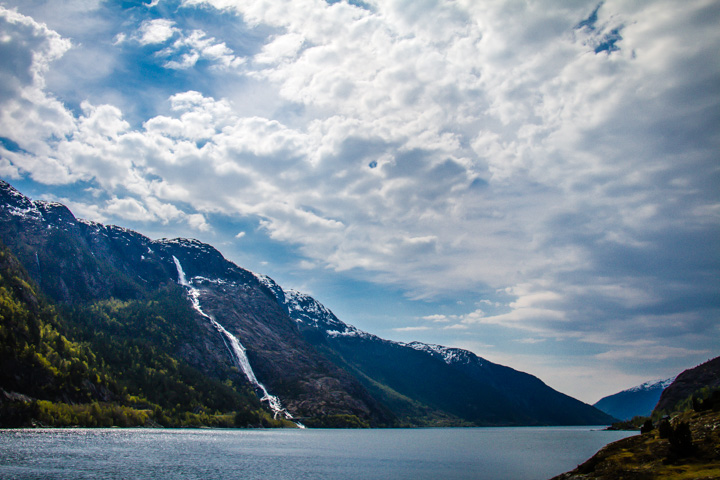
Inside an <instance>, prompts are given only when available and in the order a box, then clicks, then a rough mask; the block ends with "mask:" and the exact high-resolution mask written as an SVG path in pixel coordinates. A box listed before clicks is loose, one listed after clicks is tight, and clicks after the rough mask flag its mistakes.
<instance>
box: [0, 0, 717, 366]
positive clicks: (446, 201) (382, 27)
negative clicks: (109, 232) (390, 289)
mask: <svg viewBox="0 0 720 480" xmlns="http://www.w3.org/2000/svg"><path fill="white" fill-rule="evenodd" d="M364 5H365V4H364ZM152 6H155V4H153V5H152ZM198 9H202V12H204V13H205V14H207V15H210V13H209V12H212V14H213V15H216V16H215V17H213V22H217V24H219V23H220V22H225V23H230V22H232V24H233V25H240V27H237V29H239V31H240V35H238V36H237V37H238V38H240V40H241V41H247V42H248V43H252V42H250V40H247V39H248V38H250V37H252V39H253V41H255V42H259V44H258V45H255V43H253V47H247V48H246V49H245V53H244V54H243V55H244V56H239V55H237V54H236V53H235V52H236V50H237V47H238V45H239V44H240V41H239V40H237V38H231V37H230V36H228V35H225V36H223V34H224V32H226V30H223V29H217V30H211V27H212V26H213V25H212V23H211V22H209V23H207V24H203V23H202V21H200V20H196V22H195V23H194V24H192V25H191V23H187V24H183V25H181V24H180V20H173V19H157V18H147V19H144V20H139V21H138V23H137V24H136V25H135V26H134V27H132V26H129V27H128V28H129V30H128V33H127V34H126V35H125V37H115V39H116V43H117V42H120V43H121V44H122V43H127V42H130V41H134V42H136V45H141V46H143V47H144V48H145V49H147V50H148V51H150V52H151V53H150V55H151V56H152V58H154V59H155V60H157V59H159V61H160V62H161V64H162V65H163V66H164V67H165V68H166V69H170V70H174V72H172V73H173V74H175V73H178V74H181V73H182V72H184V71H186V70H191V69H193V68H195V67H197V65H198V64H199V62H202V61H204V62H207V63H208V64H210V65H214V66H215V67H216V68H215V70H213V71H208V74H207V78H204V79H203V82H201V83H200V84H199V86H198V87H197V88H194V89H190V88H178V90H177V91H175V92H174V93H173V94H172V95H171V96H169V98H167V99H166V101H165V103H164V104H163V107H162V108H160V110H161V113H158V114H152V115H149V116H147V117H145V118H143V119H142V122H139V123H138V124H137V125H131V123H130V122H129V121H128V120H126V119H125V113H124V112H123V111H122V110H121V109H120V108H119V107H118V106H113V105H107V104H97V105H94V104H92V103H91V102H84V103H82V105H81V106H80V108H79V109H76V111H75V112H71V111H70V110H68V109H66V108H65V107H64V106H63V105H62V104H61V103H60V102H59V101H58V100H57V99H55V98H54V97H53V96H52V95H51V94H50V93H48V92H47V91H46V90H45V89H44V82H43V75H44V74H45V72H47V70H48V68H49V66H50V62H52V60H53V59H56V58H58V56H59V55H62V53H63V52H65V51H67V50H68V48H70V46H71V43H70V42H68V41H67V40H66V39H63V38H61V37H60V36H59V35H57V34H56V33H55V32H53V31H52V30H50V29H48V28H47V27H45V26H43V25H41V24H39V23H37V22H35V21H34V20H32V19H31V18H29V17H25V16H23V15H21V14H18V13H16V12H13V11H11V10H7V9H2V10H0V18H1V19H2V21H3V22H4V23H3V24H2V25H3V28H4V30H5V34H4V36H3V39H2V42H4V43H0V48H2V49H4V50H3V52H4V51H6V50H7V51H8V52H11V53H12V55H13V58H14V59H15V60H14V61H13V62H7V63H4V64H3V66H2V67H0V69H1V72H0V74H1V75H4V77H3V78H4V79H5V81H4V82H2V84H3V85H2V86H0V101H2V102H3V103H2V105H3V110H2V113H1V114H0V115H1V116H0V137H3V138H6V139H9V140H10V141H11V142H5V143H3V144H2V145H3V147H2V163H0V171H1V172H7V173H4V174H6V175H10V176H18V175H24V174H29V175H31V176H32V177H33V178H34V179H36V180H38V181H41V182H44V183H56V184H57V183H66V184H69V183H72V182H74V181H77V180H83V181H85V182H91V183H92V184H93V185H94V186H95V187H97V188H99V189H101V190H102V191H104V192H105V193H106V195H107V198H108V199H109V200H107V201H106V203H105V204H103V205H101V206H100V207H99V210H98V211H96V212H95V215H100V216H102V215H105V216H110V215H114V216H118V217H119V218H127V219H133V220H137V221H144V222H155V223H158V224H167V223H168V222H175V221H183V222H186V223H187V224H188V225H190V226H192V227H193V228H195V229H197V230H198V231H209V230H211V229H212V228H213V226H212V224H211V222H210V220H209V218H210V215H211V214H221V215H225V216H229V217H232V218H253V219H255V220H256V222H257V224H258V225H259V226H260V231H261V232H264V233H265V234H266V235H267V236H268V237H269V238H271V239H273V240H275V241H277V242H281V243H283V244H287V245H292V247H293V248H294V249H296V251H297V252H299V253H300V254H301V256H302V257H304V258H303V259H302V260H301V261H300V264H301V265H302V266H303V268H307V269H311V270H312V269H314V270H316V271H318V270H319V269H332V270H334V271H338V272H352V274H353V275H357V276H359V277H361V278H365V279H371V281H373V282H380V283H383V284H389V285H394V286H398V287H399V288H401V289H402V290H403V291H405V292H406V293H407V295H408V296H409V297H410V298H413V299H425V300H432V299H434V298H438V297H448V296H453V295H456V294H457V293H458V292H463V293H464V295H465V296H466V297H467V296H468V294H469V293H471V292H482V293H478V297H477V299H476V301H477V302H479V303H478V307H481V308H478V309H476V310H471V311H468V312H464V313H461V314H458V313H453V314H448V313H442V314H441V313H437V314H435V315H432V314H429V315H428V316H426V317H425V321H427V322H429V323H430V324H435V326H437V327H438V328H439V327H443V328H446V329H447V330H448V331H452V330H456V331H463V332H465V331H468V330H473V329H482V328H496V327H497V328H503V327H507V328H508V329H509V330H513V331H516V332H517V335H518V340H519V342H522V344H524V345H526V346H541V345H543V344H545V343H546V342H545V341H548V343H549V340H551V339H553V340H556V341H571V340H572V341H580V342H585V343H586V344H593V345H596V346H599V347H598V348H603V349H605V350H604V351H605V352H607V353H606V354H604V356H603V354H602V352H601V353H600V354H599V356H598V357H597V358H598V359H600V360H607V361H611V360H612V361H618V362H621V361H622V358H623V355H622V354H619V353H617V352H625V351H629V349H631V348H633V345H630V344H625V345H621V343H620V341H621V339H622V340H623V341H634V340H638V339H640V338H645V339H646V340H648V341H650V342H651V344H648V345H647V346H646V347H644V348H646V351H647V352H648V353H647V354H646V355H645V357H643V358H648V359H650V360H652V359H655V358H657V355H655V354H654V352H657V351H659V350H660V349H662V348H663V347H665V346H667V345H668V343H670V342H684V343H683V345H677V346H676V347H675V348H677V349H678V350H676V351H674V352H675V354H676V356H680V355H681V354H683V352H685V353H686V354H687V355H697V354H698V353H697V352H701V351H704V347H697V348H695V347H691V345H694V344H697V343H698V342H700V343H703V341H702V340H698V337H697V335H698V332H704V335H705V336H706V337H707V336H708V335H711V334H713V332H715V333H717V332H716V327H714V320H715V319H716V318H717V315H718V312H720V305H718V301H717V298H718V292H717V287H716V286H715V282H713V281H712V279H713V278H716V276H717V272H718V270H719V269H720V258H719V257H718V253H717V252H718V251H717V248H716V245H717V240H718V236H719V235H718V232H719V230H720V226H719V224H720V217H719V214H718V212H719V211H720V207H718V206H719V205H720V193H719V192H720V190H718V188H717V185H718V173H717V153H716V152H717V151H718V147H719V145H718V143H719V141H720V140H719V139H718V135H717V127H716V125H717V124H718V121H719V120H720V118H719V117H720V115H719V112H720V108H719V100H718V99H719V98H720V87H719V85H720V70H719V69H718V64H717V61H716V57H717V47H718V45H720V32H719V31H718V29H717V28H716V25H717V22H716V21H715V20H717V19H719V18H720V8H718V6H717V5H716V4H715V3H714V2H708V1H705V0H693V1H690V2H683V3H682V4H680V3H677V2H673V1H671V0H655V1H653V2H644V3H628V2H623V1H620V0H617V1H615V0H607V1H605V2H601V3H599V4H598V2H596V1H582V2H574V3H572V4H558V3H557V2H532V3H515V2H470V1H460V2H429V3H428V2H422V3H420V2H416V3H414V4H408V2H405V1H400V0H397V1H394V0H388V1H383V2H368V3H367V4H366V5H365V6H364V7H359V6H356V5H353V4H352V3H349V2H335V3H333V4H328V3H327V2H324V1H321V0H304V1H297V0H293V1H289V0H288V1H282V0H276V1H272V2H266V1H259V0H258V1H248V2H239V1H234V0H184V1H183V2H182V6H181V8H180V10H179V11H182V12H183V13H184V14H187V15H191V14H192V13H193V12H197V11H199V10H198ZM144 10H147V9H144ZM198 18H200V17H198ZM210 31H212V32H213V35H215V37H209V36H208V35H207V34H206V33H205V32H210ZM216 32H217V33H216ZM233 32H235V31H233ZM258 39H260V40H258ZM233 42H235V43H233ZM8 58H9V57H8ZM228 79H232V80H233V82H234V83H232V85H233V86H232V87H229V86H227V85H228V84H227V83H226V82H227V81H228ZM257 85H262V89H259V88H257ZM150 86H151V87H152V86H153V85H152V84H150ZM229 91H232V95H228V92H229ZM219 92H223V93H224V95H223V94H218V93H219ZM255 92H262V94H263V95H267V98H266V97H263V98H260V99H254V98H251V97H252V95H253V94H255ZM252 102H264V103H266V104H267V105H269V106H270V105H271V106H272V107H269V106H268V107H267V108H265V109H264V110H263V112H264V113H263V114H262V115H260V114H255V113H254V114H249V113H248V110H249V109H248V105H249V104H251V103H252ZM10 147H12V148H10ZM235 231H237V230H235ZM422 327H423V328H425V326H422ZM400 328H402V327H400ZM410 328H415V327H410ZM713 329H715V330H713ZM693 335H696V336H693ZM700 336H701V337H702V335H700ZM705 343H707V341H705ZM613 345H615V346H617V348H615V347H613Z"/></svg>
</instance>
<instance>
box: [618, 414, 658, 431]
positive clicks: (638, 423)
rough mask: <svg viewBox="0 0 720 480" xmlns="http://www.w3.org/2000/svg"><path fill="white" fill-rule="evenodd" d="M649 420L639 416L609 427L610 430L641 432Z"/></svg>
mask: <svg viewBox="0 0 720 480" xmlns="http://www.w3.org/2000/svg"><path fill="white" fill-rule="evenodd" d="M649 420H650V418H649V417H643V416H642V415H637V416H635V417H633V418H631V419H630V420H622V421H620V422H615V423H613V424H612V425H610V427H608V430H641V429H642V428H643V426H644V425H645V424H646V423H647V422H648V421H649Z"/></svg>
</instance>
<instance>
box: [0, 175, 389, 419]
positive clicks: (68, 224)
mask: <svg viewBox="0 0 720 480" xmlns="http://www.w3.org/2000/svg"><path fill="white" fill-rule="evenodd" d="M0 240H2V241H3V242H4V243H5V244H6V245H7V246H8V247H9V248H10V249H11V250H12V251H13V252H14V254H15V255H16V256H17V257H18V258H19V260H20V261H21V263H22V264H23V265H24V266H25V268H26V269H27V270H28V273H29V274H30V276H31V277H32V278H33V279H34V281H35V282H36V283H37V284H38V285H39V286H40V288H41V289H42V290H43V291H44V292H45V293H46V294H48V295H49V296H50V297H51V298H52V299H53V300H55V301H57V302H60V303H62V304H63V305H65V308H70V307H74V308H79V307H82V308H85V309H91V310H92V309H97V308H96V306H95V305H96V304H98V303H101V302H104V301H108V300H120V301H140V300H144V299H147V298H149V297H150V296H152V295H154V294H155V293H156V292H159V291H160V290H161V289H163V288H168V287H169V286H172V285H175V284H176V283H178V280H179V274H178V267H177V264H176V261H177V262H179V263H180V264H181V265H182V268H183V269H184V272H185V274H186V275H187V279H188V281H189V282H191V283H192V284H193V286H194V289H195V290H196V291H197V292H198V302H199V303H200V304H201V305H202V311H203V312H204V314H205V315H203V314H201V313H200V312H199V311H198V310H197V309H196V310H195V311H192V310H191V318H192V322H193V326H194V335H192V336H190V335H186V336H179V337H177V338H174V339H173V342H172V345H171V346H169V347H168V348H170V349H171V350H172V351H171V354H172V355H174V356H176V357H177V358H178V359H179V360H181V361H183V362H187V363H188V364H189V365H190V366H191V367H192V368H196V369H198V370H199V371H201V372H203V373H205V374H206V375H208V376H212V377H214V378H218V379H223V380H225V379H227V380H231V381H233V382H235V383H240V384H245V385H248V386H250V387H254V385H251V384H250V382H249V381H248V378H247V376H246V375H244V372H241V371H239V369H238V365H237V363H236V358H234V357H233V355H232V352H230V351H229V345H228V341H229V338H228V337H227V335H226V334H225V333H223V332H222V331H220V330H219V328H218V326H217V325H220V326H222V327H223V328H224V330H225V332H228V333H230V334H231V335H233V336H235V337H236V338H241V339H242V342H243V343H244V348H245V349H246V352H247V357H248V358H249V359H250V362H251V364H252V365H253V368H254V369H255V372H254V373H255V375H256V376H257V378H258V379H259V380H261V381H262V383H263V384H265V385H267V386H268V388H269V389H270V390H271V392H272V393H273V394H275V395H277V396H279V397H280V398H282V400H283V402H284V403H285V405H286V406H287V408H288V409H289V410H290V411H292V412H293V415H294V416H299V417H308V418H307V420H306V421H307V423H308V424H314V425H323V424H331V425H342V424H344V422H345V423H347V422H349V423H350V424H353V425H355V424H357V425H365V426H372V425H389V424H392V422H393V421H394V419H393V415H392V414H391V413H390V412H389V411H388V410H387V409H386V408H384V407H383V406H382V405H381V404H379V403H378V402H377V401H376V400H375V399H374V398H373V397H372V396H370V395H369V394H368V392H367V391H366V390H365V389H364V388H363V387H362V385H361V384H360V383H359V382H358V381H357V380H356V379H355V378H354V377H352V376H351V375H349V374H348V373H347V372H345V371H344V370H342V369H340V368H338V367H337V366H335V365H334V364H333V363H332V362H330V361H328V360H327V359H326V358H325V357H323V356H322V355H320V354H318V352H316V351H315V349H314V348H313V347H312V346H311V345H309V344H308V343H307V342H306V341H305V340H304V338H303V337H302V336H301V335H300V334H299V332H298V330H297V327H296V325H295V323H294V322H293V321H292V320H290V318H289V317H288V316H287V315H286V313H285V312H284V311H283V310H282V309H281V308H280V306H279V305H278V304H277V302H276V301H275V298H274V297H273V296H272V295H271V294H270V292H268V291H267V289H266V288H265V287H263V286H262V285H261V284H260V283H259V282H258V281H257V279H256V278H255V277H254V275H253V274H251V273H250V272H248V271H246V270H243V269H241V268H239V267H237V266H236V265H234V264H232V263H231V262H229V261H227V260H226V259H225V258H224V257H223V256H222V255H221V254H220V252H218V251H217V250H216V249H214V248H213V247H211V246H209V245H206V244H203V243H201V242H197V241H194V240H184V239H175V240H167V239H162V240H157V241H153V240H150V239H148V238H147V237H144V236H143V235H140V234H138V233H136V232H132V231H130V230H126V229H123V228H120V227H115V226H104V225H100V224H97V223H93V222H86V221H83V220H77V219H75V217H74V216H73V215H72V213H71V212H70V211H69V210H68V209H67V208H65V207H64V206H62V205H60V204H54V203H47V202H32V201H31V200H30V199H28V198H26V197H24V196H23V195H22V194H20V193H19V192H17V191H16V190H15V189H14V188H13V187H11V186H10V185H9V184H7V183H5V182H2V183H0ZM186 301H187V300H186ZM82 316H83V314H82V313H81V314H78V317H82ZM209 317H212V318H213V319H214V320H215V322H216V324H214V323H211V322H210V321H209V320H208V319H209ZM92 327H93V325H86V328H90V329H91V328H92Z"/></svg>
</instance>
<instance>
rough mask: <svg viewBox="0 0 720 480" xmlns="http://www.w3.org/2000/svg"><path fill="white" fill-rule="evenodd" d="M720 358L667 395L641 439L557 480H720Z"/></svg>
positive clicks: (682, 378)
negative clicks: (618, 479)
mask: <svg viewBox="0 0 720 480" xmlns="http://www.w3.org/2000/svg"><path fill="white" fill-rule="evenodd" d="M719 379H720V357H717V358H715V359H712V360H709V361H707V362H705V363H703V364H702V365H698V366H697V367H694V368H691V369H688V370H685V371H684V372H682V373H681V374H680V375H678V376H677V378H676V379H675V380H674V381H673V382H672V383H671V384H670V385H669V386H667V388H665V390H663V392H662V394H661V395H660V400H659V402H658V404H657V406H656V407H655V410H654V411H653V413H652V418H653V419H654V420H655V423H653V422H651V421H650V420H648V421H647V422H646V424H645V425H644V426H643V429H642V430H641V432H642V433H641V434H640V435H635V436H632V437H628V438H625V439H623V440H619V441H617V442H614V443H611V444H609V445H606V446H605V447H603V448H602V449H601V450H600V451H599V452H597V453H596V454H595V455H594V456H593V457H592V458H590V459H589V460H587V461H586V462H584V463H583V464H582V465H579V466H578V467H577V468H576V469H574V470H572V471H570V472H567V473H564V474H562V475H558V476H556V477H554V478H553V479H552V480H581V479H584V480H589V479H598V480H602V479H610V478H628V479H630V478H632V479H636V478H637V479H661V478H662V479H675V478H676V479H681V478H694V479H695V478H696V479H711V478H713V479H714V478H720V381H719Z"/></svg>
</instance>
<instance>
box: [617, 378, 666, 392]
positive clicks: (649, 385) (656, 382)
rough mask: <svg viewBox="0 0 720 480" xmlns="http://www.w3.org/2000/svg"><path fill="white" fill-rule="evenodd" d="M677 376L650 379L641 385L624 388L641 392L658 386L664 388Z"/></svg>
mask: <svg viewBox="0 0 720 480" xmlns="http://www.w3.org/2000/svg"><path fill="white" fill-rule="evenodd" d="M676 378H677V375H676V376H674V377H671V378H667V379H665V380H650V381H649V382H645V383H643V384H642V385H638V386H636V387H632V388H629V389H627V390H624V391H625V392H642V391H645V390H652V389H655V388H659V389H661V390H664V389H666V388H667V387H669V386H670V384H671V383H672V382H674V381H675V379H676Z"/></svg>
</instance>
